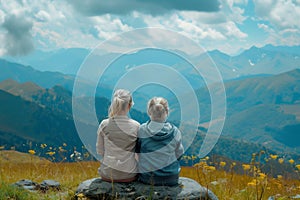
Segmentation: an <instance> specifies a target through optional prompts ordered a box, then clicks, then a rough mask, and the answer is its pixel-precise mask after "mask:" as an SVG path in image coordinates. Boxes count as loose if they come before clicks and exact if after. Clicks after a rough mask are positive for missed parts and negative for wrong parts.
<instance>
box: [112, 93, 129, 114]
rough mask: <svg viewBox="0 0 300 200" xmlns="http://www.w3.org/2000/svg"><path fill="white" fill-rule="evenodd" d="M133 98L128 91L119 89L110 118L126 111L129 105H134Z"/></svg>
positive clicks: (114, 97) (115, 94)
mask: <svg viewBox="0 0 300 200" xmlns="http://www.w3.org/2000/svg"><path fill="white" fill-rule="evenodd" d="M132 104H133V101H132V96H131V93H130V92H129V91H128V90H124V89H118V90H116V91H115V93H114V96H113V99H112V102H111V104H110V107H109V111H108V116H109V117H114V116H116V115H117V114H118V113H119V112H120V111H124V110H126V107H127V106H128V105H132Z"/></svg>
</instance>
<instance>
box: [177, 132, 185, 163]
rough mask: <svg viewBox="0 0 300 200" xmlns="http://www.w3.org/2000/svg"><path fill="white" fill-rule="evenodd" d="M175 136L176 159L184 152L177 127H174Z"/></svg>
mask: <svg viewBox="0 0 300 200" xmlns="http://www.w3.org/2000/svg"><path fill="white" fill-rule="evenodd" d="M175 137H176V141H177V146H176V149H175V155H176V158H177V160H180V159H181V157H182V156H183V153H184V147H183V145H182V139H181V132H180V130H179V129H177V128H176V136H175Z"/></svg>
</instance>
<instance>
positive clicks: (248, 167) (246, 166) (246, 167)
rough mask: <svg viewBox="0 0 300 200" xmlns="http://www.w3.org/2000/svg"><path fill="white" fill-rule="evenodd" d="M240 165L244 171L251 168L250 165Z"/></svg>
mask: <svg viewBox="0 0 300 200" xmlns="http://www.w3.org/2000/svg"><path fill="white" fill-rule="evenodd" d="M242 167H243V169H244V170H245V171H247V170H249V169H250V168H251V166H250V165H247V164H243V165H242Z"/></svg>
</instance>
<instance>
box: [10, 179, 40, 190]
mask: <svg viewBox="0 0 300 200" xmlns="http://www.w3.org/2000/svg"><path fill="white" fill-rule="evenodd" d="M14 185H16V186H18V187H22V188H24V189H26V190H37V189H38V188H39V184H38V183H36V182H33V181H32V180H28V179H23V180H20V181H18V182H16V183H14Z"/></svg>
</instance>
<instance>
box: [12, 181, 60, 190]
mask: <svg viewBox="0 0 300 200" xmlns="http://www.w3.org/2000/svg"><path fill="white" fill-rule="evenodd" d="M14 185H16V186H18V187H22V188H24V189H26V190H30V191H34V190H41V191H43V192H46V191H47V190H49V189H54V190H60V183H59V182H57V181H54V180H44V181H43V182H42V183H41V184H38V183H36V182H33V181H32V180H28V179H23V180H20V181H18V182H16V183H14Z"/></svg>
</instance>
